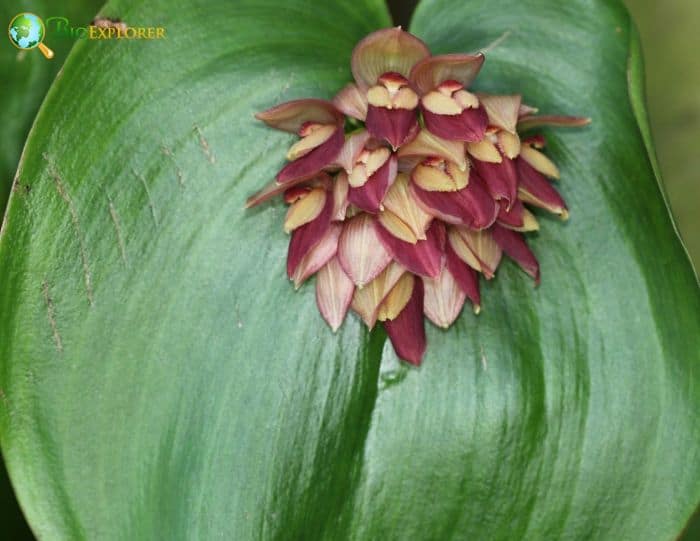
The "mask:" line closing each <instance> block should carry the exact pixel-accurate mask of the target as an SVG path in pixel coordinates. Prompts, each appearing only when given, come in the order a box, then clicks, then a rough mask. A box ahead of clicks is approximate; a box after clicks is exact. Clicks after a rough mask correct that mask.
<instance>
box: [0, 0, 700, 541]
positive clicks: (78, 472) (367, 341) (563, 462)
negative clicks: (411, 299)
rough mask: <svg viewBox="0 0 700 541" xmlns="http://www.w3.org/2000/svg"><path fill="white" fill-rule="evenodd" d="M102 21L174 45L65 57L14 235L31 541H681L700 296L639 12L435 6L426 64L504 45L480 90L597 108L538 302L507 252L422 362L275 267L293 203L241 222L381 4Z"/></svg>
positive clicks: (108, 46)
mask: <svg viewBox="0 0 700 541" xmlns="http://www.w3.org/2000/svg"><path fill="white" fill-rule="evenodd" d="M560 4H561V5H560ZM108 7H110V8H112V9H114V11H115V12H116V13H118V14H119V15H120V16H122V17H123V18H124V19H125V20H127V21H129V22H130V24H132V25H134V24H139V23H140V24H157V25H163V26H165V27H166V28H167V29H168V39H167V40H166V41H164V42H150V43H138V42H133V43H125V42H121V43H109V42H105V43H81V44H79V45H78V46H77V47H76V49H75V50H74V51H73V53H72V54H71V56H70V58H69V59H68V61H67V63H66V65H65V67H64V71H63V76H62V78H61V79H60V80H59V81H58V82H57V83H56V84H55V86H54V87H53V88H52V89H51V91H50V93H49V96H48V98H47V100H46V102H45V104H44V106H43V108H42V110H41V112H40V114H39V117H38V118H37V121H36V125H35V127H34V129H33V131H32V134H31V135H30V138H29V140H28V142H27V146H26V148H25V152H24V158H23V161H22V163H21V165H20V169H19V171H18V175H17V177H18V180H17V186H18V188H20V189H17V190H15V191H14V193H13V195H12V197H11V201H10V206H9V209H8V214H7V217H6V223H5V225H4V227H3V231H2V234H1V236H0V312H1V313H2V315H3V317H2V320H1V321H0V363H1V364H0V389H1V390H2V395H0V399H1V400H0V438H1V444H2V447H3V451H4V453H5V454H6V456H7V462H8V468H9V471H10V475H11V477H12V480H13V482H14V484H15V487H16V489H17V492H18V495H19V498H20V502H21V503H22V505H23V507H24V509H25V511H26V513H27V516H28V518H29V520H30V522H31V524H32V526H33V528H34V529H35V531H36V532H37V533H38V534H39V535H40V537H45V538H51V539H74V538H108V539H109V538H124V539H141V538H143V539H152V538H167V539H191V538H203V539H208V538H217V537H218V538H236V539H261V538H262V539H297V538H303V539H334V540H335V539H397V540H398V539H441V540H442V539H465V538H467V539H469V538H474V539H504V540H507V539H556V538H567V539H611V540H617V539H642V538H644V539H670V538H672V537H673V536H674V535H676V534H677V533H678V532H679V531H680V529H681V527H682V526H683V523H684V521H685V520H686V519H687V518H688V516H689V515H690V513H691V512H692V509H693V507H694V505H695V504H696V503H697V502H698V500H700V481H699V479H700V477H699V476H700V453H699V451H698V440H699V439H700V419H699V418H698V415H699V414H698V411H699V410H700V407H699V406H700V386H698V384H697V382H698V373H697V369H698V363H699V362H700V338H699V337H700V295H699V294H698V288H697V282H696V279H695V277H694V275H693V272H692V269H691V267H690V265H689V263H688V260H687V258H686V256H685V254H684V252H683V250H682V247H681V245H680V243H679V241H678V239H677V237H676V235H675V232H674V229H673V227H672V222H671V219H670V218H669V215H668V212H667V210H666V207H665V204H664V201H663V198H662V195H661V192H660V190H659V187H658V184H657V181H656V179H655V176H654V173H653V170H652V167H651V165H650V157H649V155H648V153H647V148H646V146H645V144H644V141H643V139H642V135H641V131H640V126H639V125H638V123H637V119H636V116H635V114H634V111H633V108H632V100H631V99H630V93H632V94H633V95H634V96H636V95H637V94H635V88H637V85H639V84H641V80H640V79H639V74H638V73H637V72H636V71H635V72H634V73H632V75H631V76H630V77H628V75H629V74H628V65H630V51H635V50H636V49H635V48H634V41H633V40H634V39H635V38H634V34H633V33H632V32H631V29H630V24H629V19H628V17H627V15H626V13H625V12H624V10H623V9H622V8H621V7H619V6H618V5H617V4H616V3H614V2H605V1H602V0H601V1H593V2H591V1H590V0H586V1H584V0H573V1H571V2H566V3H554V2H542V1H528V2H521V1H516V0H505V1H499V2H487V1H486V0H470V1H468V2H456V1H454V2H444V1H443V2H440V1H434V2H433V1H428V2H426V3H424V4H422V5H421V6H420V7H419V9H418V12H417V13H416V15H415V19H414V22H413V26H412V29H413V30H414V31H415V32H416V33H417V34H418V35H419V36H420V37H422V38H423V39H425V40H426V41H427V43H428V44H429V45H430V46H431V48H432V49H433V50H434V52H437V53H443V52H454V51H472V50H477V49H479V48H480V47H483V46H485V45H486V44H488V43H489V42H492V41H493V40H495V39H496V38H498V37H499V36H501V35H503V33H504V32H508V31H509V32H510V33H509V34H508V37H507V39H505V40H504V41H503V42H502V43H501V44H500V45H499V46H498V47H496V48H495V49H494V50H493V51H491V52H490V53H489V54H488V59H487V62H486V65H485V67H484V70H483V71H482V74H481V76H480V80H479V85H480V88H481V89H484V90H489V91H502V92H512V91H514V90H517V91H520V92H522V93H523V94H524V95H525V96H526V98H527V99H526V101H527V103H531V104H533V105H537V106H538V107H540V108H541V110H542V111H544V112H557V113H565V114H585V115H588V116H591V117H593V118H594V123H593V125H592V126H591V127H590V128H587V129H584V130H580V131H568V132H564V131H561V130H551V131H547V133H546V135H547V137H548V141H549V147H548V152H549V153H550V155H551V156H552V157H553V158H554V159H555V160H556V161H557V163H558V164H559V165H560V168H561V172H562V181H561V186H560V188H561V191H562V193H563V195H564V196H565V197H566V198H567V201H568V203H569V204H570V208H571V220H570V221H569V222H568V223H567V224H565V225H562V224H561V223H560V222H558V221H555V220H550V219H548V218H546V217H544V216H538V217H539V218H541V230H540V232H539V233H538V235H537V236H536V237H535V238H533V239H532V242H531V245H532V248H533V250H534V251H535V253H536V254H537V255H538V257H539V258H540V262H541V265H542V285H541V286H540V287H539V288H537V289H533V287H532V284H531V281H530V280H529V278H528V277H527V276H525V275H524V274H523V273H521V272H520V271H518V270H517V269H516V267H515V265H512V264H510V263H506V264H505V265H504V267H503V268H501V269H500V270H499V272H498V277H497V279H496V280H493V281H492V282H489V283H488V284H487V285H486V286H485V287H484V291H483V298H482V307H483V311H482V313H481V315H480V316H478V317H476V316H474V315H472V314H470V313H468V312H466V311H465V313H463V314H462V316H461V319H460V320H459V322H458V324H457V325H456V326H455V327H453V328H451V329H450V330H448V331H441V330H438V329H436V328H434V327H429V328H428V341H429V346H428V352H427V354H426V357H425V360H424V364H423V366H422V367H421V368H420V369H413V368H408V367H406V366H405V365H399V364H398V361H397V359H396V357H395V355H394V354H393V351H392V350H391V346H390V345H389V344H388V343H386V342H385V337H384V335H383V334H382V333H381V332H374V333H372V334H367V333H366V331H364V330H363V328H362V326H361V324H360V322H359V320H358V318H356V317H354V316H353V317H349V318H348V320H347V321H346V322H345V324H344V325H343V327H342V328H341V329H340V330H339V331H338V333H337V334H335V335H334V334H332V333H331V332H330V330H329V329H328V328H327V327H326V326H325V324H324V323H323V321H322V319H321V317H320V316H319V315H318V312H317V310H316V308H315V306H314V302H315V299H314V291H313V284H307V285H305V286H303V287H302V288H301V289H300V290H299V291H298V292H296V293H295V292H294V291H293V288H292V287H291V284H289V282H288V281H287V280H286V279H285V277H284V266H285V265H284V258H285V253H286V246H287V237H286V236H285V235H284V233H283V232H282V231H281V226H282V222H283V217H284V207H283V205H282V204H281V203H273V204H270V205H266V206H264V207H261V208H259V209H257V210H254V211H244V210H242V206H243V202H244V200H245V198H246V196H247V195H249V194H250V193H252V192H253V191H254V190H255V189H256V188H258V187H260V186H262V185H263V184H264V183H266V182H267V181H268V180H269V179H271V178H272V177H273V175H274V174H275V173H276V171H277V170H278V169H279V167H280V166H281V165H282V162H283V154H284V150H285V149H286V148H287V146H288V145H289V143H290V141H291V140H292V137H291V136H289V135H286V134H280V133H277V132H272V131H270V130H268V129H266V128H265V127H263V126H262V125H259V124H258V123H256V122H255V121H254V120H253V117H252V114H253V112H255V111H258V110H261V109H264V108H266V107H269V106H270V105H273V104H275V103H277V102H279V101H283V100H287V99H293V98H297V97H304V96H318V97H325V98H328V97H331V96H332V94H333V92H334V91H335V90H337V89H339V88H340V87H341V86H343V84H344V83H346V82H347V81H349V80H350V73H349V59H350V51H351V49H352V47H353V45H354V44H355V42H356V41H357V40H358V39H360V38H361V37H363V36H364V35H365V34H366V33H368V32H370V31H371V30H373V29H376V28H379V27H383V26H388V25H389V24H390V23H389V20H388V16H387V15H386V12H385V10H384V8H383V7H382V6H381V5H380V4H379V3H378V2H372V1H371V0H365V1H364V3H359V4H358V3H357V2H350V1H349V0H346V1H340V0H338V1H336V2H330V3H310V2H301V1H298V0H297V1H291V2H290V1H285V2H275V1H266V2H260V1H257V0H256V1H253V0H248V1H240V2H235V3H233V2H232V3H223V2H221V3H211V2H204V1H194V0H190V1H189V2H185V3H183V5H182V6H181V7H179V8H178V9H177V10H173V9H172V8H171V7H170V3H168V2H165V1H164V0H162V1H160V2H154V1H150V2H127V1H117V2H113V3H111V4H109V6H108ZM635 65H636V64H635ZM635 100H636V98H635ZM640 118H641V116H640ZM24 186H30V187H31V189H30V190H23V189H21V188H22V187H24Z"/></svg>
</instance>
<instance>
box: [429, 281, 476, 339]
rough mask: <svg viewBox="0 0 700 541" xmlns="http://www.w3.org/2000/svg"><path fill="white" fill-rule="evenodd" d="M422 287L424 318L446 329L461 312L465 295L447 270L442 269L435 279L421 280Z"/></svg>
mask: <svg viewBox="0 0 700 541" xmlns="http://www.w3.org/2000/svg"><path fill="white" fill-rule="evenodd" d="M423 287H424V289H425V296H424V298H423V311H424V312H425V315H426V317H427V318H428V319H429V320H430V321H432V322H433V323H435V325H437V326H438V327H442V328H443V329H446V328H447V327H449V326H450V325H452V323H454V321H455V319H457V316H459V313H460V312H461V311H462V307H463V306H464V301H465V300H466V298H467V295H466V293H465V292H464V290H462V288H461V287H460V286H459V284H458V282H457V280H455V278H454V276H452V273H450V271H449V270H448V269H447V268H444V269H442V272H441V273H440V276H439V277H437V278H423Z"/></svg>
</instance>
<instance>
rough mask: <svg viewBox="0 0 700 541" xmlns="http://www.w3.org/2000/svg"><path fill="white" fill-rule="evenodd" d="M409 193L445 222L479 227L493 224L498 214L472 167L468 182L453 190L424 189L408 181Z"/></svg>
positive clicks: (428, 211) (421, 205)
mask: <svg viewBox="0 0 700 541" xmlns="http://www.w3.org/2000/svg"><path fill="white" fill-rule="evenodd" d="M411 193H412V194H413V197H414V198H415V200H416V202H417V203H418V205H419V206H420V207H421V208H422V209H423V210H424V211H425V212H427V213H428V214H430V215H432V216H435V217H436V218H439V219H441V220H443V221H445V222H447V223H451V224H463V225H467V226H469V227H471V228H474V229H483V228H486V227H489V226H490V225H491V224H493V223H494V222H495V221H496V216H497V215H498V205H497V204H496V202H495V201H494V200H493V198H492V197H491V195H490V194H489V193H488V191H487V190H486V187H485V185H484V182H483V181H482V180H481V178H479V176H478V175H477V174H476V173H475V172H474V171H472V172H471V173H470V175H469V184H467V186H466V187H465V188H462V189H461V190H457V191H456V192H437V191H428V190H423V189H422V188H420V187H419V186H416V184H414V183H411Z"/></svg>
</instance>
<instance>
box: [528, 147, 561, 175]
mask: <svg viewBox="0 0 700 541" xmlns="http://www.w3.org/2000/svg"><path fill="white" fill-rule="evenodd" d="M520 155H521V156H522V157H523V159H524V160H525V161H526V162H527V163H529V164H530V165H531V166H532V167H533V168H534V169H536V170H537V171H539V172H540V173H542V174H543V175H546V176H548V177H549V178H555V179H558V178H559V168H558V167H557V166H556V165H555V164H554V162H553V161H552V160H550V159H549V158H548V157H547V156H546V155H544V154H543V153H542V152H540V151H539V150H535V149H534V148H532V146H530V145H523V147H522V148H521V149H520Z"/></svg>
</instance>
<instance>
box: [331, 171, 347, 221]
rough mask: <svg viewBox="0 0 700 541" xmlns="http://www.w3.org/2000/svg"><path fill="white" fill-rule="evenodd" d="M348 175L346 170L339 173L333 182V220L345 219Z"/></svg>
mask: <svg viewBox="0 0 700 541" xmlns="http://www.w3.org/2000/svg"><path fill="white" fill-rule="evenodd" d="M349 190H350V185H349V183H348V175H347V173H346V172H345V171H341V172H340V173H338V176H336V177H335V182H334V183H333V214H332V218H331V219H332V220H337V221H341V222H342V221H343V220H344V219H345V213H346V211H347V208H348V191H349Z"/></svg>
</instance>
